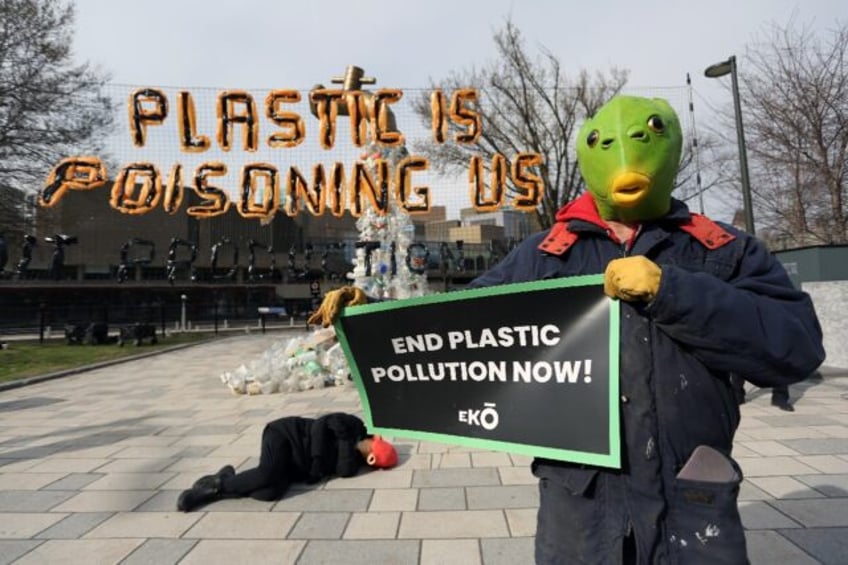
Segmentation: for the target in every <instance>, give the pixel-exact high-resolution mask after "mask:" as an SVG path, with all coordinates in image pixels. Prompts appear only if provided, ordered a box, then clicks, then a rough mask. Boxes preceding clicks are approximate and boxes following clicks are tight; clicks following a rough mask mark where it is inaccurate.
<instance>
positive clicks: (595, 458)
mask: <svg viewBox="0 0 848 565" xmlns="http://www.w3.org/2000/svg"><path fill="white" fill-rule="evenodd" d="M603 282H604V276H603V275H583V276H576V277H564V278H558V279H547V280H543V281H533V282H523V283H513V284H506V285H499V286H491V287H486V288H475V289H470V290H458V291H454V292H445V293H439V294H430V295H427V296H421V297H416V298H405V299H401V300H391V301H386V302H375V303H372V304H364V305H361V306H349V307H347V308H345V309H344V312H343V313H342V316H341V317H340V318H339V319H338V320H336V322H335V324H334V327H335V329H336V336H337V337H338V339H339V343H340V344H341V346H342V349H343V350H344V353H345V357H346V358H347V361H348V365H349V366H350V371H351V375H352V376H353V382H354V383H355V384H356V388H357V391H358V392H359V398H360V400H361V401H362V409H363V412H364V414H365V422H366V424H367V425H368V429H369V430H370V431H371V432H372V433H379V434H382V435H386V436H391V437H401V438H409V439H415V440H420V441H434V442H440V443H450V444H455V445H461V446H464V447H472V448H477V449H491V450H495V451H506V452H509V453H518V454H520V455H526V456H529V457H544V458H546V459H557V460H562V461H571V462H574V463H583V464H587V465H597V466H600V467H612V468H616V469H618V468H620V467H621V441H620V433H619V427H620V426H619V413H618V396H619V383H618V378H619V366H618V359H619V323H620V309H619V303H618V301H617V300H612V299H609V300H610V318H609V335H610V344H609V379H610V382H609V446H610V449H609V452H608V453H605V454H598V453H589V452H585V451H572V450H568V449H556V448H552V447H544V446H540V445H533V444H526V443H512V442H505V441H497V440H491V439H480V438H470V437H465V436H456V435H452V434H442V433H435V432H422V431H415V430H405V429H400V428H378V427H374V421H373V419H372V416H371V404H370V403H369V401H368V394H367V392H366V390H365V383H364V382H363V380H362V375H361V374H360V372H359V367H358V366H357V365H356V363H355V361H354V358H353V355H352V353H351V350H350V345H349V344H348V341H347V336H345V333H344V329H343V328H342V324H341V318H342V317H348V316H361V315H363V314H370V313H373V312H384V311H386V310H394V309H397V308H406V307H409V306H420V305H424V304H437V303H441V302H454V301H459V300H468V299H471V298H479V297H484V296H500V295H504V294H515V293H526V292H534V291H539V290H549V289H553V288H568V287H577V286H592V285H603Z"/></svg>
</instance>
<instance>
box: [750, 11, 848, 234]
mask: <svg viewBox="0 0 848 565" xmlns="http://www.w3.org/2000/svg"><path fill="white" fill-rule="evenodd" d="M746 55H747V57H746V59H745V67H744V69H743V70H740V80H741V84H740V90H741V96H742V100H743V109H744V112H745V134H746V138H747V139H746V142H747V143H746V145H747V148H748V154H749V162H750V173H751V174H750V176H751V188H752V192H753V194H754V199H755V206H754V207H755V210H756V213H757V220H758V222H759V223H762V224H763V225H764V227H765V228H766V230H764V231H766V232H767V233H770V234H771V236H772V238H773V240H774V243H775V245H776V246H779V247H785V246H798V245H810V244H834V243H848V225H846V196H848V195H846V187H848V26H846V25H845V24H842V25H840V26H838V27H836V28H835V29H833V30H831V31H830V32H828V33H827V34H825V35H821V36H817V35H815V34H813V33H812V32H811V30H810V29H809V28H808V27H800V28H799V27H797V26H795V25H794V24H793V23H792V22H790V23H789V24H788V25H787V26H784V27H781V26H778V25H772V26H771V27H770V28H769V30H768V31H767V33H766V36H765V37H764V38H761V39H758V40H757V41H756V42H754V43H753V44H752V46H751V47H750V48H749V49H748V50H747V53H746Z"/></svg>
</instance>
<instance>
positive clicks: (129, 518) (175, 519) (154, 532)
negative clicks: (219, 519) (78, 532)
mask: <svg viewBox="0 0 848 565" xmlns="http://www.w3.org/2000/svg"><path fill="white" fill-rule="evenodd" d="M201 517H202V515H201V514H200V513H183V512H177V511H174V512H119V513H117V514H115V515H114V516H112V517H111V518H109V519H108V520H105V521H104V522H103V523H102V524H100V525H98V526H97V527H96V528H94V529H93V530H91V531H90V532H88V533H87V534H86V535H85V537H86V538H97V539H100V538H134V537H141V538H179V537H181V536H182V535H183V534H184V533H185V532H186V530H188V529H189V528H190V527H191V526H192V525H193V524H194V523H195V522H197V521H198V520H199V519H200V518H201Z"/></svg>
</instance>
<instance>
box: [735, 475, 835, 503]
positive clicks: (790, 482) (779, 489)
mask: <svg viewBox="0 0 848 565" xmlns="http://www.w3.org/2000/svg"><path fill="white" fill-rule="evenodd" d="M749 480H750V481H751V483H753V484H754V485H756V486H757V487H759V488H761V489H762V490H764V491H766V492H767V493H768V494H769V495H771V496H772V497H773V498H780V499H787V498H823V497H824V494H822V493H821V492H818V491H817V490H814V489H812V488H810V485H807V484H804V483H802V482H801V481H799V480H796V479H793V478H792V477H753V478H751V479H749Z"/></svg>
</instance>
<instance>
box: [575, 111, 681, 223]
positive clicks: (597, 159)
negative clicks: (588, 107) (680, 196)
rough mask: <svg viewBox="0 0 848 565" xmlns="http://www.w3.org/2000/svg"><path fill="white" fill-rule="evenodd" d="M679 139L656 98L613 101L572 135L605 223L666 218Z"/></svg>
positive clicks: (670, 117)
mask: <svg viewBox="0 0 848 565" xmlns="http://www.w3.org/2000/svg"><path fill="white" fill-rule="evenodd" d="M682 145H683V134H682V133H681V131H680V121H679V120H678V119H677V114H676V113H675V112H674V110H673V109H672V107H671V106H670V105H669V104H668V102H666V101H665V100H662V99H660V98H640V97H636V96H616V97H614V98H612V99H611V100H610V101H609V102H607V103H606V104H604V105H603V106H602V107H601V108H600V109H599V110H598V112H597V113H596V114H595V115H594V116H592V117H591V118H589V119H588V120H586V123H584V124H583V127H582V128H580V133H578V135H577V164H578V166H579V167H580V173H581V174H582V175H583V179H584V180H585V181H586V186H587V187H588V189H589V192H590V193H591V194H592V198H593V199H594V200H595V205H596V206H597V208H598V213H599V214H600V215H601V217H602V218H604V219H605V220H619V221H623V222H638V221H642V220H653V219H656V218H660V217H662V216H664V215H665V214H666V213H668V210H669V208H670V207H671V191H672V189H673V188H674V177H675V175H676V174H677V167H678V165H679V162H680V151H681V147H682Z"/></svg>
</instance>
